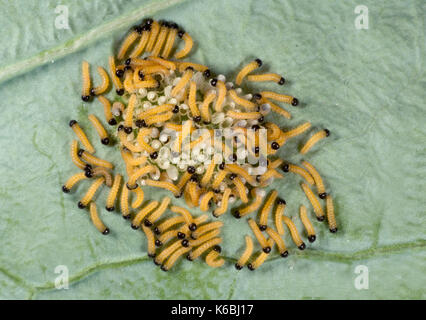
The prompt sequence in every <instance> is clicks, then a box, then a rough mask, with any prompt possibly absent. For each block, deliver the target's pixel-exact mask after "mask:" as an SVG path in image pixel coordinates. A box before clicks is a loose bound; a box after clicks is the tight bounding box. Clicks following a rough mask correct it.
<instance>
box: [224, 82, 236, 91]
mask: <svg viewBox="0 0 426 320" xmlns="http://www.w3.org/2000/svg"><path fill="white" fill-rule="evenodd" d="M225 87H226V89H227V90H231V89H234V87H235V86H234V83H233V82H227V83H226V84H225Z"/></svg>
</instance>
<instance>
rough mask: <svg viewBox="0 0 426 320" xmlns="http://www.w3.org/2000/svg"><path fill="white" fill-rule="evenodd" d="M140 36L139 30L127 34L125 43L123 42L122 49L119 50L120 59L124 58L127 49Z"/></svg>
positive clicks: (118, 56)
mask: <svg viewBox="0 0 426 320" xmlns="http://www.w3.org/2000/svg"><path fill="white" fill-rule="evenodd" d="M138 37H139V33H138V32H137V31H132V32H130V33H129V34H128V35H127V37H126V38H125V39H124V41H123V43H122V44H121V46H120V49H119V50H118V54H117V58H118V59H119V60H122V59H123V58H124V55H125V54H126V52H127V50H128V49H129V48H130V46H131V45H132V44H133V43H134V42H135V41H136V39H137V38H138Z"/></svg>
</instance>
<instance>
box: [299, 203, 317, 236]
mask: <svg viewBox="0 0 426 320" xmlns="http://www.w3.org/2000/svg"><path fill="white" fill-rule="evenodd" d="M299 215H300V220H302V223H303V226H304V227H305V229H306V232H307V233H308V240H309V242H314V241H315V239H316V235H315V229H314V227H313V225H312V223H311V221H310V220H309V218H308V214H307V212H306V207H305V206H304V205H301V206H300V208H299Z"/></svg>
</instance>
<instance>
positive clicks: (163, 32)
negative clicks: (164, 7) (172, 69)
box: [152, 21, 169, 57]
mask: <svg viewBox="0 0 426 320" xmlns="http://www.w3.org/2000/svg"><path fill="white" fill-rule="evenodd" d="M168 32H169V26H168V23H167V22H165V21H163V22H161V27H160V32H159V33H158V37H157V41H156V42H155V45H154V49H152V55H153V56H154V57H156V56H159V55H160V52H161V49H162V48H163V45H164V41H166V38H167V33H168Z"/></svg>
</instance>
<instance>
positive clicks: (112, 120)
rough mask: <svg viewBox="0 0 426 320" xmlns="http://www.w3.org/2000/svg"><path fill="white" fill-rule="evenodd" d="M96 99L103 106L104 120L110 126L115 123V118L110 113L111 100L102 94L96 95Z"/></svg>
mask: <svg viewBox="0 0 426 320" xmlns="http://www.w3.org/2000/svg"><path fill="white" fill-rule="evenodd" d="M98 100H99V101H100V102H101V103H102V105H103V107H104V115H105V120H106V121H107V122H108V124H109V125H110V126H115V125H116V124H117V120H115V118H114V117H113V115H112V109H111V102H110V101H109V100H108V99H107V98H105V97H104V96H98Z"/></svg>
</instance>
